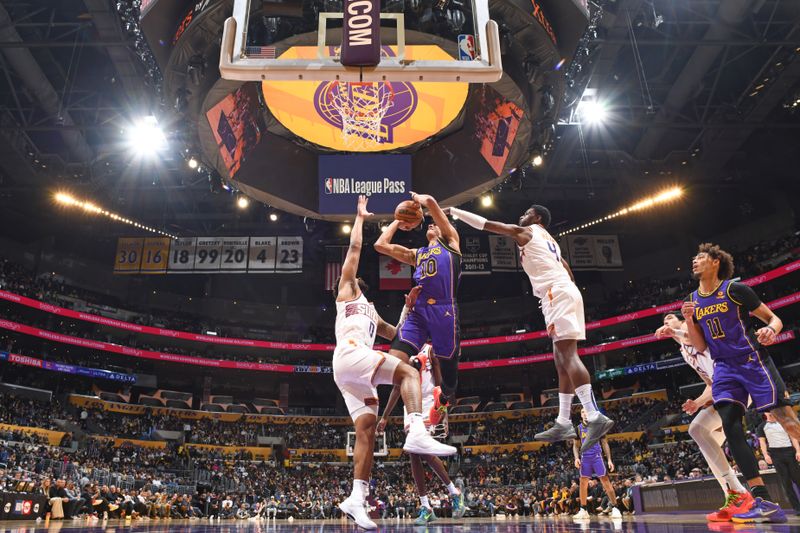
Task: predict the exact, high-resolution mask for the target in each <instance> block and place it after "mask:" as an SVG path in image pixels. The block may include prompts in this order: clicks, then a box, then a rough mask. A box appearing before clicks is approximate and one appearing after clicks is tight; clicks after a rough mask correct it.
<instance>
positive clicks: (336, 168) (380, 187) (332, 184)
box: [318, 154, 411, 215]
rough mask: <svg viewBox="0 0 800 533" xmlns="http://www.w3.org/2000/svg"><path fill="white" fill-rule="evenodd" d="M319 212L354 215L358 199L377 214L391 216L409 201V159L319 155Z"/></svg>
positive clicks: (404, 156) (381, 155)
mask: <svg viewBox="0 0 800 533" xmlns="http://www.w3.org/2000/svg"><path fill="white" fill-rule="evenodd" d="M318 175H319V212H320V213H321V214H323V215H355V212H356V204H357V202H358V196H359V195H360V194H363V195H365V196H367V198H368V199H369V205H368V209H369V211H370V212H372V213H375V214H378V215H387V214H391V213H394V210H395V208H396V207H397V204H399V203H400V202H402V201H403V200H408V199H409V198H410V196H409V193H410V192H411V156H410V155H389V154H386V155H384V154H365V155H364V154H362V155H321V156H319V167H318Z"/></svg>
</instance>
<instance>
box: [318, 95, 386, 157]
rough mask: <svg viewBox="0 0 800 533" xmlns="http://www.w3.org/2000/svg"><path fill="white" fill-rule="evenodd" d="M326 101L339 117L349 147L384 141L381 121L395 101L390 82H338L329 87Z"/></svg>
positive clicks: (343, 138) (360, 147) (372, 144)
mask: <svg viewBox="0 0 800 533" xmlns="http://www.w3.org/2000/svg"><path fill="white" fill-rule="evenodd" d="M328 103H329V104H330V106H331V107H332V108H333V109H335V110H336V112H337V113H338V115H339V118H340V119H341V120H342V141H343V142H344V144H345V145H346V146H347V147H348V148H350V149H352V150H361V149H365V148H369V147H372V146H374V145H375V144H380V143H381V142H383V140H384V139H383V137H384V135H385V134H384V132H383V131H382V130H381V122H382V121H383V119H384V117H385V116H386V113H388V112H389V109H390V108H391V107H392V105H393V104H394V90H393V89H392V84H391V83H390V82H339V81H334V82H332V83H331V84H330V87H329V88H328Z"/></svg>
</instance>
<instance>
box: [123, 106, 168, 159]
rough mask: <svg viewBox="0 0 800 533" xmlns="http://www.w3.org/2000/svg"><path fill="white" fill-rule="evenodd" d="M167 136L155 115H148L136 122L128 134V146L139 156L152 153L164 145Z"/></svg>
mask: <svg viewBox="0 0 800 533" xmlns="http://www.w3.org/2000/svg"><path fill="white" fill-rule="evenodd" d="M166 144H167V137H166V136H165V135H164V131H163V130H162V129H161V128H160V127H159V125H158V121H157V120H156V117H154V116H152V115H149V116H147V117H144V118H143V119H140V120H139V121H138V122H136V123H135V124H134V126H133V128H132V129H131V131H130V133H129V135H128V146H129V147H130V149H131V150H132V151H133V152H134V153H135V154H136V155H139V156H148V155H152V154H153V153H155V152H159V151H161V150H163V149H164V148H165V147H166Z"/></svg>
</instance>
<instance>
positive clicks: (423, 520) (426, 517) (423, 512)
mask: <svg viewBox="0 0 800 533" xmlns="http://www.w3.org/2000/svg"><path fill="white" fill-rule="evenodd" d="M434 520H436V515H435V514H433V509H428V508H427V507H425V506H424V505H423V506H422V507H420V509H419V516H418V517H417V519H416V520H414V525H415V526H424V525H426V524H429V523H431V522H433V521H434Z"/></svg>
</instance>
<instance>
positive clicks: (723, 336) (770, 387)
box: [681, 243, 800, 523]
mask: <svg viewBox="0 0 800 533" xmlns="http://www.w3.org/2000/svg"><path fill="white" fill-rule="evenodd" d="M733 271H734V269H733V257H731V255H730V254H729V253H727V252H725V251H724V250H722V249H720V247H719V246H716V245H713V244H710V243H705V244H701V245H700V246H699V248H698V251H697V255H695V256H694V259H693V260H692V274H693V275H694V277H695V279H697V280H699V284H698V288H697V290H696V291H694V292H693V293H692V294H690V295H689V297H688V298H687V299H686V301H685V302H683V306H682V307H681V313H682V314H683V316H684V318H686V324H687V328H688V329H687V331H688V334H689V339H690V340H691V342H692V345H693V346H694V347H695V348H696V349H698V350H700V351H705V350H706V349H707V350H708V351H709V353H710V354H711V358H712V359H713V360H714V376H713V377H712V383H711V394H712V396H713V399H714V407H715V408H716V409H717V412H719V416H720V418H721V419H722V428H723V429H724V430H725V437H727V439H728V446H729V447H730V449H731V454H732V455H733V458H734V459H736V464H737V465H739V468H740V469H741V471H742V474H744V477H745V479H746V480H747V483H748V485H749V486H750V492H751V493H752V494H753V496H754V497H755V500H754V501H753V504H752V506H751V508H750V510H749V511H748V512H745V513H741V514H735V515H733V517H732V520H733V521H734V522H740V523H741V522H785V521H786V515H785V514H784V512H783V510H782V509H781V508H780V506H778V505H777V504H775V503H772V502H771V501H769V500H770V496H769V492H768V491H767V488H766V486H765V485H764V480H763V479H762V478H761V476H760V474H759V470H758V462H757V461H756V456H755V454H754V453H753V450H752V448H750V446H749V445H748V443H747V437H746V436H745V433H744V428H743V426H742V416H743V415H744V411H745V406H746V405H747V401H748V396H749V397H750V398H752V403H753V405H754V406H755V408H756V409H757V410H758V411H759V412H762V413H763V412H770V413H772V414H773V415H774V416H775V418H776V419H777V420H778V422H780V424H781V425H782V426H783V427H784V429H785V430H786V432H787V433H788V434H789V435H790V436H792V437H793V438H795V439H797V438H800V423H799V422H798V420H797V416H796V415H795V413H794V411H793V410H792V408H791V407H790V406H789V405H788V404H787V402H786V396H787V394H786V387H785V385H784V384H783V379H781V376H780V374H778V370H777V369H776V368H775V363H773V362H772V359H771V358H770V357H769V355H768V354H767V353H762V352H761V351H760V350H759V348H758V345H757V343H760V344H761V345H762V346H769V345H770V344H774V343H775V340H776V338H777V336H778V334H779V333H780V332H781V329H782V328H783V323H782V322H781V319H780V318H778V316H777V315H775V313H773V312H772V311H771V310H770V309H769V308H768V307H767V306H766V305H764V304H763V303H762V302H761V300H760V299H759V298H758V296H757V295H756V293H755V292H754V291H753V289H751V288H750V287H748V286H747V285H744V284H742V283H736V282H733V281H731V280H730V278H731V277H732V276H733ZM748 313H753V314H754V315H755V316H756V317H758V318H759V319H760V320H761V321H762V322H764V323H765V324H767V325H766V326H765V327H762V328H760V329H759V330H758V331H756V334H755V338H753V337H752V336H751V335H750V334H749V332H748V331H747V328H746V327H745V323H744V320H745V319H747V314H748Z"/></svg>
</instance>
